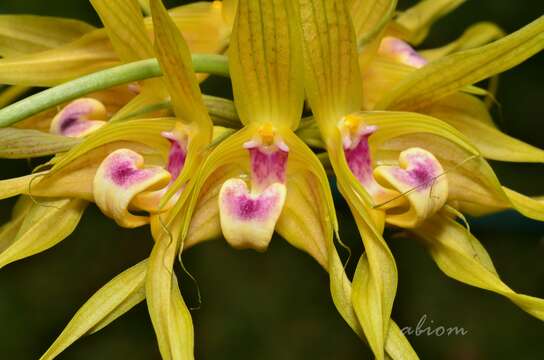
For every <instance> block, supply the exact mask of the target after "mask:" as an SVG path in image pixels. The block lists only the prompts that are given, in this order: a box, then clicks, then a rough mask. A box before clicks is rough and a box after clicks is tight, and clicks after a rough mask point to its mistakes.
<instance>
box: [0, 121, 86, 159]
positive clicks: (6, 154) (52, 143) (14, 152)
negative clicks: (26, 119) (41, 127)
mask: <svg viewBox="0 0 544 360" xmlns="http://www.w3.org/2000/svg"><path fill="white" fill-rule="evenodd" d="M79 142H80V141H79V140H77V139H72V138H69V137H66V136H59V135H53V134H48V133H44V132H41V131H37V130H29V129H16V128H3V129H0V157H2V158H7V159H27V158H32V157H39V156H46V155H53V154H56V153H59V152H64V151H67V150H69V149H70V148H72V147H73V146H75V145H76V144H78V143H79Z"/></svg>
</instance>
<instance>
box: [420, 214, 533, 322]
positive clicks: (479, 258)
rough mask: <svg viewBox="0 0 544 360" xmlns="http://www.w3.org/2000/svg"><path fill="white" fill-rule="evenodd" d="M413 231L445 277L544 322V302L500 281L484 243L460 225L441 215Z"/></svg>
mask: <svg viewBox="0 0 544 360" xmlns="http://www.w3.org/2000/svg"><path fill="white" fill-rule="evenodd" d="M414 232H415V233H416V234H417V235H418V236H419V237H421V238H422V239H424V240H425V242H426V245H427V246H428V247H429V251H430V253H431V255H432V257H433V259H434V261H435V262H436V264H437V265H438V267H439V268H440V269H441V270H442V271H443V272H444V273H445V274H446V275H448V276H450V277H452V278H454V279H456V280H459V281H461V282H464V283H466V284H469V285H472V286H476V287H479V288H482V289H485V290H489V291H493V292H496V293H498V294H500V295H502V296H504V297H506V298H508V299H509V300H511V301H512V302H513V303H514V304H516V305H517V306H519V307H520V308H521V309H523V310H524V311H526V312H528V313H529V314H531V315H533V316H534V317H536V318H538V319H540V320H544V300H543V299H539V298H535V297H532V296H527V295H522V294H518V293H516V292H514V291H513V290H512V289H510V288H509V287H508V286H507V285H506V284H505V283H504V282H503V281H502V280H501V279H500V277H499V275H498V274H497V271H496V270H495V267H494V266H493V263H492V262H491V258H490V257H489V254H488V253H487V251H485V249H484V247H483V246H482V244H480V242H479V241H478V240H477V239H476V238H475V237H474V236H472V234H470V232H469V231H468V230H467V229H465V228H464V227H463V226H462V225H461V224H459V223H457V222H456V221H455V220H453V219H451V218H449V217H447V216H446V215H444V214H439V215H437V216H435V217H434V218H433V219H431V221H428V222H427V223H425V224H424V225H423V226H421V228H419V229H416V230H414Z"/></svg>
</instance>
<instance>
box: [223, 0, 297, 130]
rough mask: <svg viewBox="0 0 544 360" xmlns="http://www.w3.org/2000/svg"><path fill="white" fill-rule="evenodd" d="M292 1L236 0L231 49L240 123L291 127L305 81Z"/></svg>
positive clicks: (233, 83) (231, 67)
mask: <svg viewBox="0 0 544 360" xmlns="http://www.w3.org/2000/svg"><path fill="white" fill-rule="evenodd" d="M294 12H295V10H294V8H293V3H292V1H289V0H275V1H272V0H258V1H253V0H240V1H239V2H238V12H237V16H236V20H235V23H234V29H233V33H232V40H231V44H230V49H229V67H230V72H231V80H232V86H233V91H234V101H235V103H236V108H237V110H238V113H239V114H240V120H241V121H242V123H244V124H248V123H250V122H258V123H262V122H271V123H273V124H275V125H277V126H280V125H281V126H284V127H290V128H291V129H295V128H296V127H297V126H298V122H299V121H300V114H301V112H302V103H303V100H304V87H303V82H302V76H303V74H302V72H301V71H300V69H301V68H302V56H301V51H300V49H299V46H300V41H299V40H298V29H297V23H296V16H295V14H294Z"/></svg>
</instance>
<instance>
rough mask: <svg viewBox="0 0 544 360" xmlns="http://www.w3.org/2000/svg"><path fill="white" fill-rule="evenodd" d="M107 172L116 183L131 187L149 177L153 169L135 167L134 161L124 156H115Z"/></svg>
mask: <svg viewBox="0 0 544 360" xmlns="http://www.w3.org/2000/svg"><path fill="white" fill-rule="evenodd" d="M107 174H108V177H109V178H110V179H111V180H112V181H113V183H114V184H115V185H118V186H122V187H129V186H131V185H133V184H135V183H138V182H140V181H143V180H145V179H147V178H149V176H150V175H151V171H146V170H141V169H137V168H135V167H134V163H133V162H132V161H131V160H129V159H126V158H125V157H123V156H113V157H112V158H111V159H110V163H109V164H108V173H107Z"/></svg>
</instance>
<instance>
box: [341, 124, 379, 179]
mask: <svg viewBox="0 0 544 360" xmlns="http://www.w3.org/2000/svg"><path fill="white" fill-rule="evenodd" d="M371 134H372V133H370V134H369V133H364V135H362V136H361V137H360V139H359V142H358V144H357V145H356V146H355V148H353V149H349V148H348V149H344V154H345V156H346V161H347V163H348V166H349V168H350V170H351V172H352V173H353V175H355V177H356V178H357V180H359V182H360V183H361V184H363V185H365V184H368V183H369V182H370V181H373V179H374V178H373V175H372V158H371V156H370V147H369V145H368V138H369V137H370V135H371Z"/></svg>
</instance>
